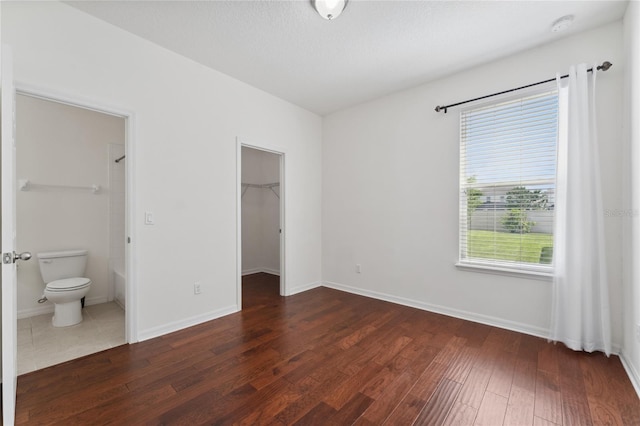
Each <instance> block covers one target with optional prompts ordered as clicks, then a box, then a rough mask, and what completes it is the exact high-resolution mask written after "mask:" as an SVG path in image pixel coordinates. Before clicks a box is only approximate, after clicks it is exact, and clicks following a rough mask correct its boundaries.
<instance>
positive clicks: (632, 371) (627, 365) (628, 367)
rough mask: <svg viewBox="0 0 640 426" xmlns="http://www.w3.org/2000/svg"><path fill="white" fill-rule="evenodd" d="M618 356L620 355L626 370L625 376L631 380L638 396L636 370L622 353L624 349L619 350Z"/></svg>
mask: <svg viewBox="0 0 640 426" xmlns="http://www.w3.org/2000/svg"><path fill="white" fill-rule="evenodd" d="M618 356H619V357H620V362H622V366H623V367H624V371H626V372H627V376H629V380H631V384H632V385H633V388H634V389H635V390H636V395H638V398H640V375H639V374H638V371H637V370H636V369H635V368H634V366H633V364H632V363H630V362H629V361H628V360H627V358H626V357H625V355H624V351H620V354H619V355H618Z"/></svg>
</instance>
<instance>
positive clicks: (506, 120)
mask: <svg viewBox="0 0 640 426" xmlns="http://www.w3.org/2000/svg"><path fill="white" fill-rule="evenodd" d="M557 137H558V94H557V92H556V91H547V92H544V93H536V94H534V95H529V96H526V97H521V98H518V99H516V100H513V99H512V100H509V101H503V102H499V103H493V104H491V105H485V106H482V107H476V108H474V109H470V110H466V111H463V112H462V113H461V116H460V263H459V264H460V265H462V266H464V265H467V266H479V267H485V268H492V269H506V270H510V271H514V270H515V271H528V272H540V273H550V272H551V270H552V269H551V268H552V255H553V227H554V201H555V200H554V194H555V187H556V182H555V177H556V157H557V154H556V143H557Z"/></svg>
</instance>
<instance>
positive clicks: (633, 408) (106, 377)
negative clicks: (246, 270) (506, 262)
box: [17, 274, 640, 426]
mask: <svg viewBox="0 0 640 426" xmlns="http://www.w3.org/2000/svg"><path fill="white" fill-rule="evenodd" d="M243 291H244V295H245V298H244V301H243V303H244V309H243V311H242V312H240V313H237V314H233V315H229V316H226V317H224V318H220V319H218V320H215V321H211V322H208V323H205V324H201V325H198V326H196V327H192V328H189V329H187V330H182V331H179V332H176V333H173V334H170V335H167V336H163V337H160V338H157V339H153V340H149V341H145V342H142V343H138V344H134V345H125V346H121V347H119V348H115V349H111V350H108V351H104V352H100V353H97V354H93V355H90V356H87V357H84V358H80V359H78V360H74V361H70V362H67V363H65V364H61V365H58V366H54V367H50V368H47V369H44V370H40V371H36V372H33V373H29V374H26V375H23V376H20V377H19V378H18V400H17V422H18V423H19V424H27V423H29V424H49V423H57V424H65V425H70V424H80V425H88V424H107V423H112V424H122V425H130V424H186V425H196V424H305V425H313V424H318V425H330V424H336V425H347V424H358V425H379V424H388V425H409V424H424V425H438V424H458V425H471V424H483V425H492V426H493V425H500V424H505V425H554V424H557V425H560V424H565V425H590V424H620V425H623V424H624V425H639V424H640V402H639V400H638V397H637V396H636V394H635V392H634V390H633V388H632V386H631V383H630V382H629V379H628V378H627V377H626V375H625V373H624V371H623V368H622V366H621V364H620V360H619V359H618V358H617V357H615V356H612V357H611V358H606V357H605V356H603V355H602V354H586V353H575V352H572V351H570V350H567V349H565V348H564V347H563V346H561V345H553V344H548V343H547V342H545V341H544V340H542V339H539V338H535V337H531V336H527V335H524V334H518V333H514V332H510V331H505V330H501V329H498V328H494V327H489V326H485V325H480V324H476V323H472V322H467V321H462V320H458V319H453V318H450V317H445V316H442V315H436V314H432V313H428V312H424V311H420V310H417V309H411V308H408V307H404V306H399V305H394V304H391V303H386V302H382V301H377V300H372V299H368V298H365V297H360V296H355V295H352V294H348V293H343V292H339V291H335V290H330V289H326V288H318V289H314V290H311V291H307V292H305V293H302V294H299V295H295V296H291V297H288V298H283V297H280V296H278V283H277V278H275V277H272V276H269V275H266V274H257V275H253V276H250V277H247V278H246V280H245V284H244V290H243Z"/></svg>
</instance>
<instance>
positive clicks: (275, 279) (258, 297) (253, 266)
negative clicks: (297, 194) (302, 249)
mask: <svg viewBox="0 0 640 426" xmlns="http://www.w3.org/2000/svg"><path fill="white" fill-rule="evenodd" d="M239 151H240V152H239V160H240V161H239V170H240V173H239V175H240V176H239V178H240V179H239V181H240V185H239V228H240V229H239V231H240V232H239V234H240V238H239V240H240V241H239V243H240V250H239V252H240V253H239V263H240V274H239V275H240V279H239V281H240V282H239V283H238V305H239V308H241V309H242V308H246V307H249V306H253V305H255V304H260V303H262V302H264V301H266V300H268V299H271V298H273V297H278V296H280V295H285V293H286V291H285V282H284V264H285V262H284V238H283V235H284V234H283V223H284V220H283V218H284V214H283V213H284V191H283V188H284V182H282V180H283V179H282V178H283V176H284V173H283V168H284V153H282V152H278V151H274V150H269V149H264V148H261V147H257V146H250V145H245V144H239Z"/></svg>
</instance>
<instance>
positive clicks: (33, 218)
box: [16, 95, 125, 318]
mask: <svg viewBox="0 0 640 426" xmlns="http://www.w3.org/2000/svg"><path fill="white" fill-rule="evenodd" d="M124 124H125V123H124V119H122V118H120V117H114V116H112V115H107V114H101V113H98V112H95V111H90V110H87V109H81V108H76V107H72V106H68V105H64V104H60V103H57V102H49V101H45V100H42V99H38V98H34V97H31V96H23V95H18V96H17V98H16V144H17V149H16V174H17V178H18V180H20V179H28V180H29V182H31V183H32V184H34V185H37V184H44V185H61V186H64V187H69V186H74V187H90V186H91V185H93V184H97V185H99V186H100V187H101V188H102V189H101V191H100V192H99V193H98V194H92V193H91V192H89V191H79V190H74V189H56V188H53V189H52V188H48V189H37V187H34V189H33V190H29V191H18V193H17V196H16V198H17V210H16V213H17V220H16V222H17V241H16V244H17V249H18V251H21V252H22V251H29V252H31V253H32V254H33V259H32V260H31V261H29V262H22V263H21V264H20V266H19V268H18V316H19V317H21V318H24V317H28V316H33V315H38V314H41V313H43V312H53V304H52V303H51V302H46V303H43V304H39V303H38V302H37V301H38V299H40V298H41V297H42V293H43V291H44V285H45V284H44V282H43V281H42V277H41V274H40V268H39V266H38V259H37V255H36V254H37V253H40V252H43V251H57V250H67V249H78V248H82V249H87V250H88V251H89V257H88V259H87V270H86V273H85V275H86V276H87V277H88V278H90V279H91V289H90V290H89V293H88V294H87V297H86V303H87V304H94V303H104V302H106V301H107V299H108V292H109V280H108V262H109V176H108V171H109V164H108V162H109V149H108V146H109V144H112V143H122V142H123V141H124V137H125V128H124Z"/></svg>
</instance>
